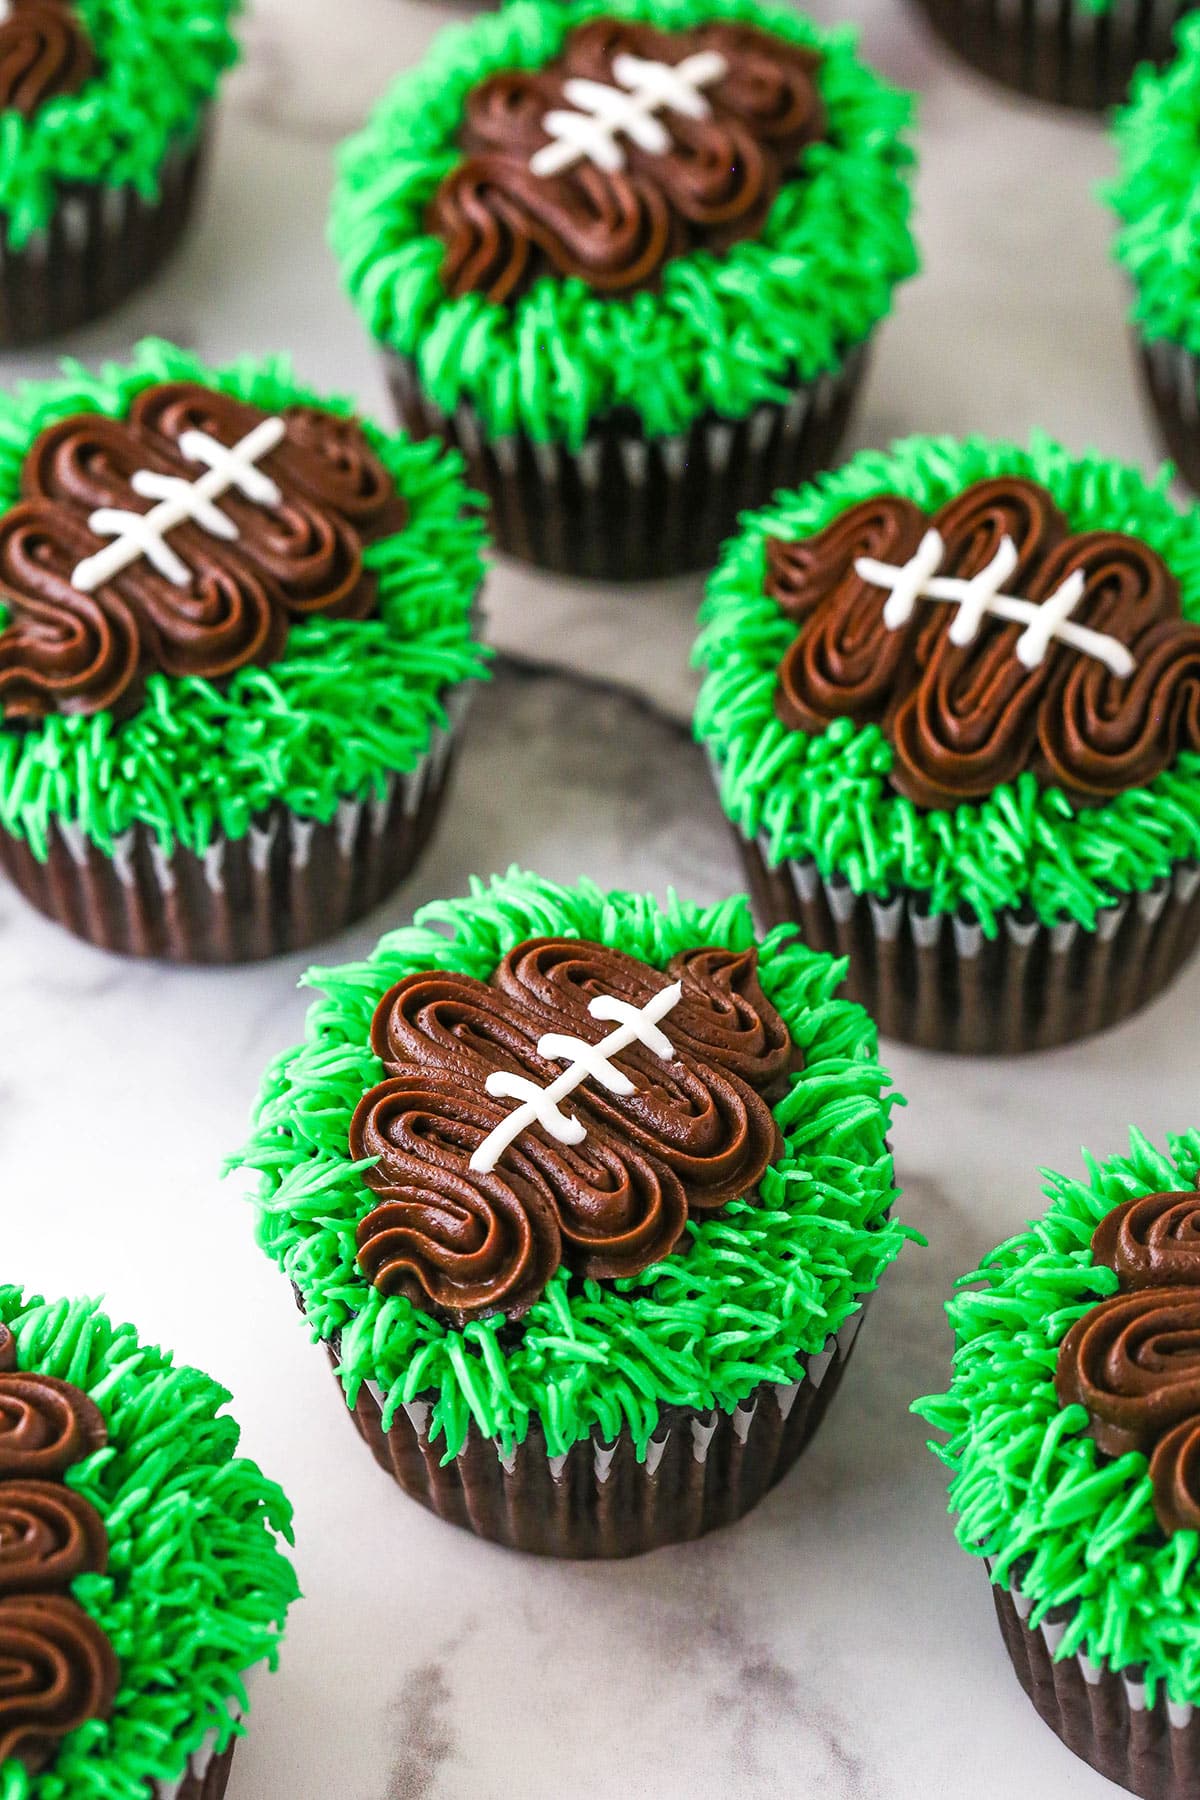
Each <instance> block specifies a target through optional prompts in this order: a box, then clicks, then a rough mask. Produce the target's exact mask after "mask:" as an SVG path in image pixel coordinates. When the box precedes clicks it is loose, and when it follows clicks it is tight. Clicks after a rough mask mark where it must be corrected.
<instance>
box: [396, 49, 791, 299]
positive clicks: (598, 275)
mask: <svg viewBox="0 0 1200 1800" xmlns="http://www.w3.org/2000/svg"><path fill="white" fill-rule="evenodd" d="M704 50H709V51H718V52H720V54H721V55H722V56H723V57H724V58H725V60H726V63H727V65H728V70H727V73H726V74H725V75H724V76H723V77H722V78H721V79H720V80H719V81H717V82H715V83H713V84H712V85H711V86H710V87H708V88H706V89H705V99H706V101H707V102H708V106H709V114H708V116H707V117H705V118H702V119H692V118H688V117H685V116H684V115H683V114H682V113H680V112H676V111H666V110H664V111H663V112H662V113H661V114H660V115H659V116H660V117H661V118H662V119H663V121H664V123H665V124H666V125H667V126H668V129H669V132H670V137H671V147H670V149H669V150H668V151H667V152H666V153H664V154H663V155H656V154H653V153H651V152H648V151H646V150H643V149H640V148H639V147H638V145H637V144H635V143H634V142H633V141H632V140H631V139H630V138H629V137H628V136H627V135H625V134H622V135H621V136H620V138H619V143H620V148H621V151H622V153H623V160H624V166H623V167H622V168H621V169H618V170H615V171H606V170H602V169H600V168H598V167H596V165H595V164H594V163H592V162H591V161H589V160H587V159H583V160H581V161H579V162H577V163H575V164H574V165H573V166H571V167H570V168H567V169H564V170H562V171H560V172H559V173H558V174H556V175H544V174H535V173H534V171H533V169H532V168H531V167H530V162H531V159H532V158H533V157H534V156H535V154H536V152H537V151H538V150H539V149H541V148H542V147H543V146H544V145H545V144H547V143H548V142H550V141H551V139H550V137H549V135H548V134H547V132H546V130H545V128H544V123H543V122H544V120H545V118H546V115H547V114H548V113H550V112H553V111H555V110H560V111H561V110H564V109H565V110H568V111H569V110H572V109H571V102H570V101H569V100H568V99H567V97H566V95H565V91H564V90H565V88H566V86H567V84H568V83H569V82H571V81H572V80H579V79H585V80H589V81H593V82H601V83H603V84H605V85H607V86H609V87H612V86H616V85H618V84H617V83H616V78H615V75H614V67H613V65H614V62H615V59H616V58H617V57H619V56H622V55H626V56H636V57H640V58H642V59H643V60H646V61H653V62H661V63H669V64H671V65H672V66H674V65H675V64H678V63H680V62H683V61H684V59H685V58H687V57H689V56H693V55H695V54H696V53H697V52H699V51H704ZM818 64H819V57H818V55H817V53H816V52H814V51H810V50H805V49H802V48H800V47H798V46H797V45H795V44H790V43H788V42H786V41H785V40H784V39H782V38H777V37H774V36H773V35H771V34H770V33H768V32H765V31H762V30H760V29H758V28H757V27H756V26H752V25H738V24H732V23H726V24H713V25H704V26H700V27H697V28H696V29H694V30H689V31H659V30H657V29H656V28H655V27H653V26H651V25H641V24H632V23H628V22H625V21H622V20H617V19H603V18H601V19H592V20H589V21H588V22H587V23H586V24H584V25H580V26H577V27H576V28H575V29H574V30H573V31H571V32H570V33H568V35H567V38H566V40H565V42H564V45H563V49H562V53H561V54H560V55H559V56H558V57H557V58H555V60H554V61H553V62H551V63H548V64H546V66H545V67H544V68H541V69H538V70H532V71H529V70H510V71H505V72H503V73H501V74H498V75H493V76H491V77H489V79H488V80H486V81H484V82H483V83H481V84H480V86H479V87H477V88H475V89H474V90H473V91H472V92H471V93H470V94H469V95H468V97H467V104H466V116H465V120H464V124H463V128H462V131H461V133H460V137H459V142H460V144H461V147H462V149H463V152H464V158H463V161H462V162H460V163H459V164H458V165H457V167H456V168H454V169H452V170H451V171H450V173H449V174H448V175H447V176H446V177H445V179H444V180H443V181H442V183H441V185H440V186H439V188H438V190H437V193H436V194H435V195H434V198H433V201H432V203H431V205H430V208H429V221H428V222H429V229H430V230H431V231H432V232H433V233H434V235H436V236H437V237H439V238H440V239H441V240H442V242H443V243H444V244H445V246H446V255H445V259H444V262H443V265H442V279H443V281H444V283H445V286H446V288H447V291H448V292H449V293H451V294H453V295H459V294H468V293H481V294H484V295H486V296H487V298H488V299H489V300H492V301H494V302H497V303H501V302H503V301H506V300H511V299H513V298H515V297H516V296H517V295H519V294H521V293H523V292H525V291H526V290H527V289H528V288H529V286H530V285H531V284H532V283H533V282H534V281H535V280H536V279H537V278H538V277H539V276H540V275H543V274H546V273H548V272H551V271H552V272H553V273H555V274H557V275H561V276H578V277H580V278H581V279H582V280H584V281H586V282H587V284H588V286H589V287H591V288H593V289H594V290H595V291H596V292H598V293H629V292H632V291H633V290H635V289H639V288H649V287H653V286H654V285H655V284H656V283H657V280H658V278H659V276H660V275H661V273H662V268H663V265H664V264H665V263H666V262H667V261H668V260H669V259H670V258H671V257H673V256H679V255H681V254H682V253H683V252H684V251H687V250H691V249H697V248H701V249H708V250H713V251H721V250H725V249H728V248H729V246H730V245H731V244H734V243H736V242H738V240H739V239H741V238H746V237H752V236H753V235H754V234H755V233H756V232H757V231H758V230H759V229H760V228H761V226H762V224H763V221H764V220H765V218H766V216H767V213H768V212H769V210H770V208H771V205H772V203H773V202H774V199H775V196H776V194H777V193H778V192H779V189H780V187H781V186H782V184H783V182H784V181H785V180H786V179H787V177H788V175H789V174H790V173H791V172H792V170H793V168H794V166H795V162H796V158H797V156H798V155H799V153H800V151H801V150H802V149H803V148H804V147H805V146H806V145H807V144H811V143H815V142H816V141H817V140H818V139H820V138H822V137H823V136H824V135H825V129H826V123H825V112H824V107H823V105H822V102H821V97H820V93H819V90H818V88H817V85H816V80H815V71H816V69H817V67H818Z"/></svg>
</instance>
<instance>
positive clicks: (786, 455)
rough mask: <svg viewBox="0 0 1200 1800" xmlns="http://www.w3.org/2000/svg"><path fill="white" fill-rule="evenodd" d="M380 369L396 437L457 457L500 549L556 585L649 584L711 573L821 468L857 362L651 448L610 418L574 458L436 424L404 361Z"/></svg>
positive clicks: (851, 396) (477, 428)
mask: <svg viewBox="0 0 1200 1800" xmlns="http://www.w3.org/2000/svg"><path fill="white" fill-rule="evenodd" d="M385 361H386V371H387V376H388V383H389V386H390V387H391V391H392V397H393V399H394V401H395V406H396V412H397V415H398V417H399V419H400V423H401V424H402V425H403V426H404V428H405V430H406V431H408V432H409V433H410V434H411V435H412V436H413V437H415V438H428V437H437V438H440V439H442V440H443V441H444V442H445V443H448V444H453V445H454V446H456V447H457V448H458V449H460V450H461V451H462V453H463V455H464V456H465V458H466V461H467V468H468V475H469V479H470V483H471V486H472V487H474V488H477V489H478V490H479V491H480V492H481V493H483V494H485V495H486V496H487V500H488V505H489V512H490V526H491V531H492V535H493V538H494V539H495V543H496V547H497V548H498V549H499V550H502V551H503V552H504V553H505V555H507V556H514V557H518V558H520V559H521V560H522V561H525V562H530V563H536V564H537V565H538V566H539V567H541V568H544V569H553V570H556V571H557V572H559V573H561V574H566V575H580V576H591V577H594V578H596V579H601V580H606V581H645V580H650V579H654V578H664V577H667V576H672V575H683V574H689V573H692V572H695V571H697V570H702V569H709V568H711V567H712V565H713V563H714V562H715V561H716V559H717V553H718V551H719V549H720V547H721V544H722V543H723V542H724V540H725V539H726V538H727V537H728V536H729V535H730V533H731V532H732V531H733V529H734V527H735V525H736V523H737V519H738V515H739V513H741V512H743V511H744V510H745V509H747V508H749V507H756V506H761V505H763V504H764V503H765V502H766V501H767V500H769V499H770V497H771V495H772V494H773V493H774V492H775V490H776V488H779V487H794V486H796V485H797V484H799V483H800V482H804V481H808V480H809V479H811V477H812V476H813V475H815V474H817V473H819V472H820V471H821V470H822V469H825V468H828V467H829V465H830V464H831V463H832V462H833V461H834V460H835V457H836V454H837V449H838V446H839V444H840V443H841V441H842V438H843V436H844V434H845V430H846V424H847V421H848V418H849V415H850V410H851V407H852V406H853V403H854V400H855V397H856V395H857V393H858V390H859V387H860V385H861V382H862V378H863V374H864V372H865V369H866V365H867V354H866V346H865V345H861V346H859V347H858V348H857V349H855V350H853V351H851V352H850V353H849V354H848V355H847V357H846V359H845V361H844V363H843V364H842V366H841V368H840V369H839V370H838V371H837V372H836V373H835V374H831V375H823V376H821V377H820V378H819V379H818V380H816V381H812V382H809V383H807V384H806V385H804V386H801V387H798V388H797V389H796V391H795V393H794V395H793V396H792V398H791V400H790V401H789V402H788V403H787V404H786V405H782V406H774V405H763V406H759V407H757V408H756V409H755V410H754V412H753V413H751V414H750V416H749V417H748V418H746V419H742V420H738V421H734V420H729V419H722V418H719V417H717V415H716V414H715V413H713V414H708V415H706V416H705V417H703V418H701V419H699V420H697V422H696V423H695V424H694V425H693V426H692V427H691V429H690V430H688V431H686V432H682V433H679V434H678V435H676V436H672V437H647V436H646V435H645V433H644V432H643V431H642V429H641V427H640V425H639V422H638V420H637V418H636V416H635V415H634V414H633V413H632V412H629V413H625V414H621V413H614V414H612V415H611V416H610V417H608V418H606V419H604V420H601V421H599V422H598V423H597V424H596V425H595V426H594V428H593V429H592V431H591V432H590V433H589V435H588V436H587V438H586V439H585V440H584V442H583V444H582V446H581V447H580V448H579V449H578V450H575V451H572V450H570V449H568V448H567V447H566V446H565V445H563V444H556V443H540V442H537V441H535V440H534V439H533V438H530V437H527V436H525V435H524V434H514V435H512V436H508V437H499V438H490V439H489V438H488V437H487V436H486V434H485V433H484V430H483V427H482V424H481V422H480V419H479V417H478V415H477V414H476V413H475V412H474V411H473V409H472V408H471V407H469V406H467V405H466V404H465V403H464V404H462V405H460V406H459V407H458V409H457V411H456V412H454V413H453V414H446V413H444V412H442V411H440V410H439V409H438V408H437V407H436V406H435V405H434V404H433V403H432V401H430V400H429V399H428V397H427V396H426V395H425V394H424V393H423V392H422V390H421V387H420V384H419V382H418V380H417V377H416V373H415V370H414V367H413V365H412V363H411V362H409V361H407V360H405V359H404V358H402V357H399V356H396V355H392V354H388V355H387V356H386V359H385Z"/></svg>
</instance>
